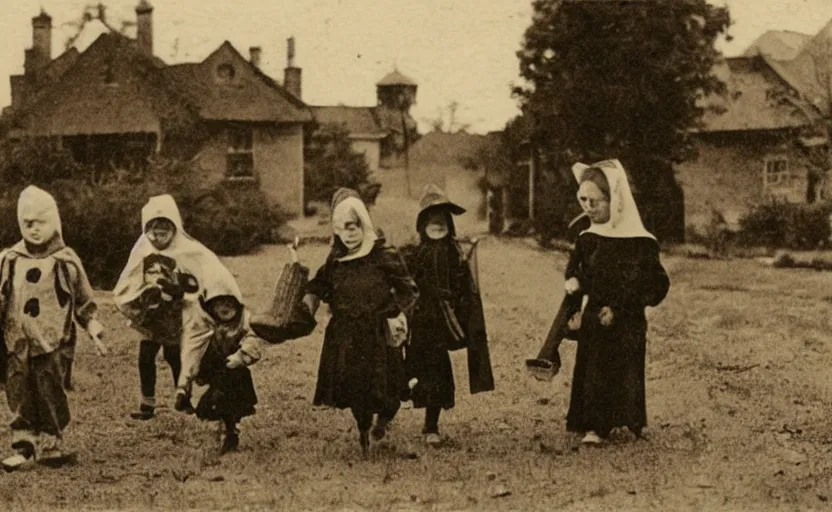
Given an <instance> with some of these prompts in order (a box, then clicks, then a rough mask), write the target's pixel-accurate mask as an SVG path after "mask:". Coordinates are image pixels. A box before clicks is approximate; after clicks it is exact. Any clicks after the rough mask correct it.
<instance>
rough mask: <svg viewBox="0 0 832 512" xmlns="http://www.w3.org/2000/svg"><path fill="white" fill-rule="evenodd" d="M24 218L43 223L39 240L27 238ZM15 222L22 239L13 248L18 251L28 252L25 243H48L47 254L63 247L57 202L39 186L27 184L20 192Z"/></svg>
mask: <svg viewBox="0 0 832 512" xmlns="http://www.w3.org/2000/svg"><path fill="white" fill-rule="evenodd" d="M26 220H39V221H41V222H42V223H43V224H42V228H41V229H42V231H41V238H40V241H35V240H30V239H27V235H26V230H25V221H26ZM17 224H18V226H19V227H20V233H21V235H23V240H24V242H23V243H21V244H18V246H17V247H16V248H15V250H16V251H18V252H21V253H23V254H28V249H27V248H26V246H27V243H28V244H29V245H41V244H48V247H47V248H46V251H45V252H46V253H49V254H51V253H54V252H55V251H57V250H59V249H62V248H63V247H64V238H63V228H62V227H61V215H60V213H59V212H58V203H56V202H55V198H54V197H52V195H51V194H49V192H47V191H45V190H43V189H41V188H38V187H36V186H34V185H29V186H28V187H26V188H25V189H23V191H22V192H21V193H20V197H19V198H18V201H17Z"/></svg>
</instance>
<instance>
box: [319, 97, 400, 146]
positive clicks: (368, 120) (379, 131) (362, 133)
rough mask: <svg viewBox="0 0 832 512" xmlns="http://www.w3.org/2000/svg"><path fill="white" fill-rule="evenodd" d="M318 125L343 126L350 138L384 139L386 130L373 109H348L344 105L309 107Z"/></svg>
mask: <svg viewBox="0 0 832 512" xmlns="http://www.w3.org/2000/svg"><path fill="white" fill-rule="evenodd" d="M311 108H312V115H313V116H314V118H315V121H316V122H318V123H319V124H337V125H340V126H343V127H344V128H345V129H346V130H347V131H348V132H349V133H350V136H351V137H352V138H379V139H381V138H384V137H386V136H387V134H388V130H386V129H384V128H382V127H381V125H380V124H379V121H378V119H377V118H376V115H375V112H374V110H375V107H348V106H344V105H337V106H327V107H311Z"/></svg>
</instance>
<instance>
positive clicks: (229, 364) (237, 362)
mask: <svg viewBox="0 0 832 512" xmlns="http://www.w3.org/2000/svg"><path fill="white" fill-rule="evenodd" d="M245 365H246V363H245V361H243V357H242V356H241V355H240V353H239V352H235V353H233V354H231V355H230V356H228V357H227V358H226V359H225V367H226V368H228V369H229V370H234V369H236V368H242V367H243V366H245Z"/></svg>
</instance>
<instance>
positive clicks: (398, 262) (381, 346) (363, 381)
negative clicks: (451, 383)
mask: <svg viewBox="0 0 832 512" xmlns="http://www.w3.org/2000/svg"><path fill="white" fill-rule="evenodd" d="M307 291H308V293H311V294H313V295H315V296H317V297H318V298H320V299H321V300H322V301H324V302H326V303H328V304H329V306H330V310H331V312H332V318H331V319H330V320H329V324H328V325H327V327H326V333H325V335H324V343H323V348H322V349H321V360H320V364H319V367H318V381H317V385H316V389H315V398H314V403H315V405H328V406H332V407H338V408H342V409H343V408H353V409H359V410H362V411H365V412H369V413H389V412H391V411H396V410H397V409H398V407H399V403H400V401H401V400H402V399H403V398H405V397H406V394H407V381H406V377H405V371H404V357H403V353H402V348H401V347H399V348H392V347H390V346H388V344H387V335H386V319H387V318H393V317H395V316H397V315H398V314H399V313H401V312H402V311H406V310H408V309H409V308H410V307H411V306H412V305H413V303H414V302H415V301H416V299H417V297H418V296H419V292H418V288H417V287H416V284H415V283H414V282H413V279H412V278H411V277H410V274H409V273H408V271H407V267H406V266H405V264H404V261H403V260H402V259H401V257H400V256H399V254H398V252H397V251H396V250H395V249H393V248H389V247H387V248H386V247H384V246H383V245H382V243H377V244H376V245H375V247H374V248H373V250H372V251H371V252H370V254H368V255H367V256H365V257H363V258H358V259H354V260H348V261H343V262H339V261H338V260H337V259H336V258H334V257H330V258H328V259H327V261H326V263H324V265H323V266H322V267H321V268H320V269H319V270H318V272H317V273H316V275H315V277H314V278H313V279H312V280H311V281H310V282H309V285H308V287H307Z"/></svg>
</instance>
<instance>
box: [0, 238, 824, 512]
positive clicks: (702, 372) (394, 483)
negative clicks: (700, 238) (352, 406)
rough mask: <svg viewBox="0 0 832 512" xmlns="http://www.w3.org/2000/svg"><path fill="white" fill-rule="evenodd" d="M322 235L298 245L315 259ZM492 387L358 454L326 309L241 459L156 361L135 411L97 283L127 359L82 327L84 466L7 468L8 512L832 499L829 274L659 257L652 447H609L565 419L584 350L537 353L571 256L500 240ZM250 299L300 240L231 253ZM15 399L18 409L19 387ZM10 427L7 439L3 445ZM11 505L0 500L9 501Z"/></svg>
mask: <svg viewBox="0 0 832 512" xmlns="http://www.w3.org/2000/svg"><path fill="white" fill-rule="evenodd" d="M326 250H327V247H326V246H323V245H317V246H312V245H309V246H304V247H302V248H301V258H302V260H303V261H304V262H305V263H306V264H308V265H310V266H312V267H317V266H318V265H319V264H320V263H321V262H322V261H323V258H324V257H325V254H326ZM479 260H480V271H481V284H482V289H483V291H484V301H485V307H486V321H487V324H488V328H489V335H490V343H491V351H492V358H493V366H494V373H495V378H496V385H497V389H496V391H494V392H492V393H485V394H479V395H470V394H468V389H467V371H466V368H465V364H464V354H462V353H455V354H454V362H455V370H456V374H457V382H458V385H457V407H456V408H455V409H453V410H452V411H450V412H447V413H445V414H443V416H442V419H441V424H440V425H441V429H442V433H443V434H444V436H446V441H445V444H444V446H442V447H441V448H439V449H431V448H428V447H426V446H424V445H423V444H422V442H421V441H422V439H421V434H420V428H421V422H422V414H423V413H422V411H416V410H412V409H408V408H405V409H403V410H402V411H401V412H400V414H399V416H398V418H397V419H396V421H395V424H394V427H393V429H392V431H391V440H390V442H389V443H386V444H383V445H377V446H374V447H373V449H372V454H371V457H370V458H369V459H368V460H362V459H361V457H360V456H359V446H358V434H357V432H356V431H355V428H354V425H353V420H352V417H351V415H350V414H349V413H348V412H347V411H339V410H330V409H323V408H315V407H313V406H312V405H311V399H312V394H313V390H314V384H315V375H316V369H317V363H318V356H319V351H320V347H321V340H322V336H323V327H324V325H325V324H326V315H325V314H324V313H323V312H321V313H319V315H318V320H319V326H318V329H317V330H316V331H315V332H314V333H313V334H312V335H311V336H309V337H307V338H305V339H301V340H296V341H293V342H289V343H286V344H283V345H279V346H271V347H269V348H268V350H267V352H266V356H265V358H264V360H263V361H261V362H260V363H258V364H257V365H256V366H254V367H252V371H253V373H254V378H255V384H256V387H257V390H258V394H259V399H260V404H259V406H258V412H257V414H256V415H255V416H253V417H250V418H247V419H246V420H244V421H243V424H242V437H241V451H240V452H239V453H235V454H230V455H226V456H223V457H218V456H217V455H216V447H217V445H218V440H217V426H216V425H215V424H211V423H205V422H200V421H198V420H196V419H195V418H194V417H192V416H184V415H182V414H179V413H176V412H175V411H173V409H172V407H171V406H172V392H173V388H172V386H171V379H170V374H169V370H168V368H167V366H166V365H165V364H164V362H162V360H161V358H160V360H159V392H158V395H159V396H160V399H161V402H162V407H161V408H160V410H159V412H158V415H157V417H156V418H155V419H154V420H152V421H148V422H139V421H134V420H131V419H129V417H128V413H129V412H130V411H131V410H133V409H134V408H135V407H136V406H137V402H138V374H137V368H136V359H137V352H138V337H137V335H136V334H135V333H133V332H132V331H131V330H130V329H129V328H128V327H127V326H126V324H125V321H124V319H123V318H122V317H121V316H119V315H118V313H117V312H116V311H115V310H114V308H113V306H112V304H111V302H110V300H109V298H108V295H107V293H105V292H102V293H101V302H102V310H103V321H104V323H105V324H106V325H107V327H108V328H109V343H110V344H111V348H112V353H111V355H110V356H109V357H107V358H98V357H97V356H95V354H94V352H93V349H92V346H91V344H90V343H89V342H87V340H86V338H84V339H82V340H81V343H80V346H79V350H78V352H79V353H78V358H77V362H76V381H75V383H76V391H74V392H72V393H71V394H70V400H71V407H72V410H73V415H74V417H73V421H72V423H71V424H70V427H69V429H68V431H67V438H66V441H67V443H68V444H69V445H70V446H71V447H73V448H74V449H76V450H77V452H78V454H79V458H80V462H79V464H78V465H77V466H74V467H66V468H61V469H47V468H44V467H37V468H36V469H34V470H31V471H28V472H18V473H11V474H0V503H3V504H5V505H6V507H7V508H8V509H34V510H43V509H53V508H69V509H148V508H158V509H177V510H182V509H272V510H274V509H277V510H552V509H563V510H643V509H653V510H808V509H825V508H827V507H828V506H829V505H830V504H829V503H828V501H829V500H830V499H832V458H830V456H829V452H830V449H832V421H830V419H829V418H830V412H832V400H831V399H830V398H832V397H830V390H832V379H830V369H829V368H830V363H832V353H830V342H829V340H830V337H829V334H828V333H829V329H830V325H829V318H830V309H832V305H830V302H832V292H830V290H832V274H829V273H818V272H813V271H794V270H775V269H770V268H766V267H763V266H761V265H760V264H759V263H756V262H754V261H749V260H737V261H703V260H689V259H684V258H681V257H676V256H668V257H665V258H664V263H665V265H666V267H667V269H668V272H669V274H670V276H671V279H672V285H671V291H670V294H669V296H668V298H667V299H666V300H665V302H664V303H663V304H661V305H660V306H659V307H658V308H656V309H652V310H649V311H648V315H649V319H650V331H649V345H648V366H647V379H648V381H647V401H648V418H649V430H650V439H649V441H635V440H633V439H632V438H630V437H628V436H627V435H620V436H618V437H616V438H614V440H613V442H611V443H610V444H608V445H606V446H603V447H599V448H585V447H582V446H579V443H578V438H577V437H575V436H573V435H571V434H568V433H567V432H565V430H564V424H565V421H564V417H565V414H566V409H567V405H568V398H569V385H570V379H571V370H572V362H573V360H574V346H573V345H570V344H567V345H565V346H563V347H562V349H561V354H562V356H563V359H564V368H563V369H562V370H561V372H560V373H559V375H558V376H557V377H556V378H555V379H554V381H553V382H551V383H541V382H538V381H535V380H533V379H532V378H531V377H530V376H528V375H527V374H526V373H525V370H524V368H523V361H524V359H525V358H527V357H531V356H533V355H534V354H535V353H536V352H537V350H538V348H539V346H540V343H541V341H542V338H543V336H545V334H546V330H547V329H548V327H549V322H550V321H551V319H552V316H553V314H554V310H555V308H556V306H557V304H558V302H559V300H560V298H561V293H562V292H561V290H562V277H561V275H562V272H563V267H564V264H565V261H566V257H565V255H564V254H561V253H556V252H544V251H541V250H538V249H537V248H536V247H535V246H534V244H533V243H532V242H530V241H526V240H518V239H515V240H509V239H496V238H485V239H483V241H482V242H481V244H480V249H479ZM225 261H226V262H227V264H228V265H229V267H230V268H231V269H232V270H233V272H234V273H235V274H236V275H237V277H238V279H239V282H240V286H241V288H242V289H243V290H244V293H245V294H246V297H247V300H248V302H249V304H250V305H251V306H252V307H253V309H255V310H258V311H259V310H264V309H265V308H266V307H267V306H268V303H269V301H270V298H271V292H272V287H273V284H274V281H275V279H276V278H277V275H278V273H279V271H280V269H281V268H282V265H283V264H284V263H285V262H286V261H287V252H286V250H285V248H282V247H276V246H272V247H266V248H264V249H263V250H261V251H260V252H259V253H257V254H254V255H250V256H245V257H237V258H228V259H226V260H225ZM0 402H2V403H0V410H2V411H3V412H2V414H3V415H4V416H0V421H6V420H7V419H8V415H7V412H6V411H7V409H6V407H5V398H4V397H3V398H0ZM8 443H9V435H8V431H7V430H5V429H3V430H2V431H0V446H3V447H7V446H8ZM6 507H3V508H6Z"/></svg>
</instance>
